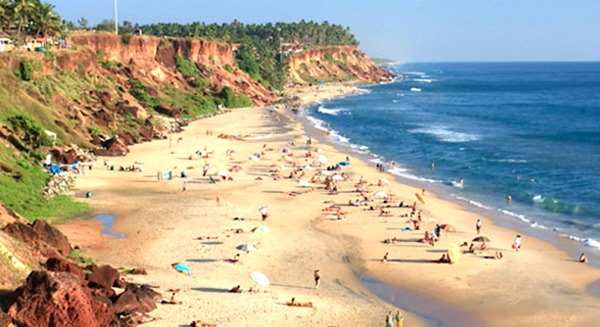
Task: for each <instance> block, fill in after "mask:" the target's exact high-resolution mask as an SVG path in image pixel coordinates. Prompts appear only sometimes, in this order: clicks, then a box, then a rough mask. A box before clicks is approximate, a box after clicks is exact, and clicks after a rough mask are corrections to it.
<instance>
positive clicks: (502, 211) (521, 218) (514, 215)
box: [497, 209, 531, 224]
mask: <svg viewBox="0 0 600 327" xmlns="http://www.w3.org/2000/svg"><path fill="white" fill-rule="evenodd" d="M497 210H498V211H499V212H501V213H503V214H505V215H507V216H511V217H514V218H517V219H519V220H520V221H523V222H526V223H528V224H530V223H531V220H530V219H529V218H527V217H525V216H524V215H520V214H518V213H514V212H512V211H508V210H504V209H497Z"/></svg>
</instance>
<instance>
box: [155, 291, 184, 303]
mask: <svg viewBox="0 0 600 327" xmlns="http://www.w3.org/2000/svg"><path fill="white" fill-rule="evenodd" d="M175 294H177V292H173V294H172V295H171V298H170V299H169V301H166V300H162V301H160V303H162V304H182V303H183V302H181V301H177V300H175Z"/></svg>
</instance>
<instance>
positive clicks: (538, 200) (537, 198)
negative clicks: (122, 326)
mask: <svg viewBox="0 0 600 327" xmlns="http://www.w3.org/2000/svg"><path fill="white" fill-rule="evenodd" d="M544 200H545V199H544V197H543V196H541V195H539V194H538V195H536V196H534V197H533V198H531V201H533V202H535V203H542V202H544Z"/></svg>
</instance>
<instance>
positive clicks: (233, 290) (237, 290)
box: [229, 285, 242, 293]
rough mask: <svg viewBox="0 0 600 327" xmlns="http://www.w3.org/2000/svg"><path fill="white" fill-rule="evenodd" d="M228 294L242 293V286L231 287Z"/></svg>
mask: <svg viewBox="0 0 600 327" xmlns="http://www.w3.org/2000/svg"><path fill="white" fill-rule="evenodd" d="M229 293H242V286H240V285H238V286H235V287H232V288H231V289H230V290H229Z"/></svg>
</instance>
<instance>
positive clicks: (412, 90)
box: [410, 87, 422, 92]
mask: <svg viewBox="0 0 600 327" xmlns="http://www.w3.org/2000/svg"><path fill="white" fill-rule="evenodd" d="M410 91H411V92H421V91H422V90H421V89H420V88H418V87H411V88H410Z"/></svg>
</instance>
